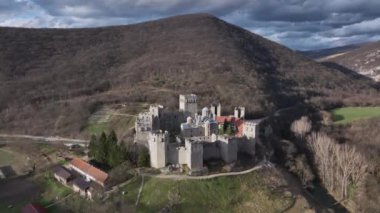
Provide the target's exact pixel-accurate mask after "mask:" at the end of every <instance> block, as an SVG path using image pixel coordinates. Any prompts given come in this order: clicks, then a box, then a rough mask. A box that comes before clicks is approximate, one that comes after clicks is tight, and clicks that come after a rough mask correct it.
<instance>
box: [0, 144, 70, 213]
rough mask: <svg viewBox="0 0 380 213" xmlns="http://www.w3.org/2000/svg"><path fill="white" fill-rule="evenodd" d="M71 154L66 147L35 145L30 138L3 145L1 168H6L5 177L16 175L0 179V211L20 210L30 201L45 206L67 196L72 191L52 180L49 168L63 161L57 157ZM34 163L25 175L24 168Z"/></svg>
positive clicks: (59, 207) (58, 208) (0, 155)
mask: <svg viewBox="0 0 380 213" xmlns="http://www.w3.org/2000/svg"><path fill="white" fill-rule="evenodd" d="M73 154H74V153H72V152H70V151H69V150H67V148H65V147H61V146H52V145H48V144H35V143H33V142H32V141H16V140H15V141H11V143H9V144H7V145H3V147H1V148H0V167H2V168H3V170H4V168H7V169H5V171H6V172H5V173H6V176H8V177H10V176H15V175H17V176H18V177H14V178H10V179H4V180H0V212H20V210H21V208H22V207H23V206H24V205H26V204H28V203H31V202H35V203H39V204H41V205H42V206H45V207H46V206H49V205H51V204H53V203H55V202H57V201H58V200H61V199H62V198H63V197H66V196H67V195H69V194H70V193H71V192H72V190H71V189H69V188H67V187H65V186H63V185H62V184H60V183H58V182H57V181H55V180H54V179H53V177H52V174H51V169H52V168H54V166H55V165H57V164H58V163H60V162H64V159H63V157H59V156H65V157H67V156H72V155H73ZM33 165H36V167H35V172H34V173H33V174H28V175H26V173H27V171H32V168H33ZM9 171H11V172H9ZM10 173H13V174H11V175H9V174H10ZM7 174H8V175H7ZM8 206H11V207H12V208H8ZM61 207H62V206H60V205H54V206H52V207H49V208H48V210H49V212H61V211H60V210H61ZM62 212H64V211H62Z"/></svg>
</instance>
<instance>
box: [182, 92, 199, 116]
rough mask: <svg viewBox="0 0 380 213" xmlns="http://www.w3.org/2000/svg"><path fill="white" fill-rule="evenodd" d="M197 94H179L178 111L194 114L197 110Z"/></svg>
mask: <svg viewBox="0 0 380 213" xmlns="http://www.w3.org/2000/svg"><path fill="white" fill-rule="evenodd" d="M197 101H198V100H197V96H196V95H195V94H190V95H179V111H181V112H186V113H189V114H190V116H194V115H195V114H196V113H197V112H198V103H197Z"/></svg>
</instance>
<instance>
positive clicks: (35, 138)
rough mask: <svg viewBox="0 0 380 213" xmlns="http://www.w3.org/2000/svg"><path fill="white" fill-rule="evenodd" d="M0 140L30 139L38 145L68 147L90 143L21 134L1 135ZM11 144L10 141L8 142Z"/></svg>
mask: <svg viewBox="0 0 380 213" xmlns="http://www.w3.org/2000/svg"><path fill="white" fill-rule="evenodd" d="M0 138H15V139H29V140H33V141H35V142H36V143H57V142H62V143H63V144H66V145H72V144H77V145H81V146H83V145H87V144H88V143H89V141H88V140H82V139H73V138H63V137H59V136H48V137H46V136H35V135H19V134H0ZM7 142H8V143H9V141H7Z"/></svg>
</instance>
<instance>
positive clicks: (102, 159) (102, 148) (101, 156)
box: [95, 132, 108, 163]
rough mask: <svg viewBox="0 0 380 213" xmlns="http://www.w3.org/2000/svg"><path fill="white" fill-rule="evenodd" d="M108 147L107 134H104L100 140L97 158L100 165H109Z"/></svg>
mask: <svg viewBox="0 0 380 213" xmlns="http://www.w3.org/2000/svg"><path fill="white" fill-rule="evenodd" d="M107 154H108V145H107V136H106V133H104V132H102V134H101V135H100V138H99V148H98V152H97V156H96V158H95V160H96V161H98V162H99V163H107Z"/></svg>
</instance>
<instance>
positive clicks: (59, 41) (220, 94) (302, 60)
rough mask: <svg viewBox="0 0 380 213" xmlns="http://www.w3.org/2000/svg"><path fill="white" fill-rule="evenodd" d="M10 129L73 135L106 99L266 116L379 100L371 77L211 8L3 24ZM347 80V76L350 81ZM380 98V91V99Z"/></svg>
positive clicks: (4, 101)
mask: <svg viewBox="0 0 380 213" xmlns="http://www.w3.org/2000/svg"><path fill="white" fill-rule="evenodd" d="M0 47H1V48H0V49H1V51H0V82H1V83H0V132H17V133H26V134H45V135H52V134H57V135H62V136H70V135H71V136H73V135H77V134H80V133H81V131H83V129H84V128H85V127H86V124H87V119H88V118H89V116H90V115H91V114H92V113H94V112H95V111H96V110H97V109H98V108H99V107H100V106H102V105H107V104H112V103H127V104H131V105H134V106H135V105H137V106H138V105H139V104H140V103H146V102H149V103H153V102H159V103H162V104H165V105H167V106H169V107H171V108H176V107H177V101H178V96H177V95H178V94H179V93H184V92H187V93H188V92H194V93H196V94H198V95H199V97H200V98H201V100H200V102H201V104H206V103H208V102H209V101H221V102H222V104H223V109H224V110H225V111H229V110H231V109H232V107H233V106H236V105H243V106H246V108H247V110H248V115H249V116H254V115H262V114H264V113H268V112H270V111H272V110H275V109H276V108H281V107H286V106H290V105H293V104H295V103H296V102H298V101H305V100H308V99H312V100H316V99H320V98H323V99H334V100H343V101H347V102H348V101H352V100H355V102H356V103H366V102H367V101H371V102H373V101H374V100H375V99H376V98H377V97H379V93H378V90H377V89H375V88H374V87H373V86H371V83H370V81H369V80H368V79H364V78H360V77H358V76H355V75H352V74H351V73H343V72H341V71H338V70H335V69H330V68H327V67H325V66H323V65H320V64H318V63H316V62H313V61H311V60H309V59H307V58H306V57H304V56H301V55H299V54H298V53H296V52H294V51H292V50H290V49H288V48H286V47H283V46H281V45H279V44H276V43H274V42H271V41H269V40H266V39H264V38H262V37H260V36H258V35H255V34H252V33H250V32H248V31H246V30H243V29H241V28H239V27H236V26H233V25H231V24H228V23H226V22H224V21H222V20H220V19H217V18H215V17H213V16H210V15H207V14H194V15H185V16H177V17H172V18H167V19H163V20H158V21H152V22H147V23H142V24H136V25H129V26H117V27H104V28H93V29H18V28H0ZM342 82H344V83H342ZM375 101H376V100H375Z"/></svg>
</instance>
